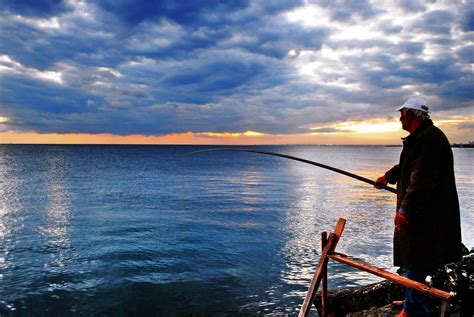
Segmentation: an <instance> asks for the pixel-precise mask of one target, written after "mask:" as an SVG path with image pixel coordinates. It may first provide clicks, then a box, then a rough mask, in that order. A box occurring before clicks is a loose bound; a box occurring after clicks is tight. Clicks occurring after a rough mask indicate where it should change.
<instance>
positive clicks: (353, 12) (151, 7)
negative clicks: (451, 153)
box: [0, 0, 474, 144]
mask: <svg viewBox="0 0 474 317" xmlns="http://www.w3.org/2000/svg"><path fill="white" fill-rule="evenodd" d="M473 35H474V1H473V0H466V1H462V0H459V1H453V0H452V1H417V0H396V1H389V0H386V1H364V0H358V1H350V0H346V1H342V0H332V1H330V0H314V1H312V0H307V1H297V0H273V1H272V0H260V1H256V0H227V1H225V0H189V1H187V0H181V1H172V0H96V1H79V0H78V1H73V0H67V1H62V0H43V1H29V0H14V1H13V0H12V1H8V0H0V143H111V144H120V143H124V144H134V143H138V144H399V143H400V138H401V137H404V136H406V135H407V132H405V131H403V130H402V129H401V124H400V122H399V113H398V112H396V111H394V109H395V108H397V107H399V106H400V105H401V104H403V102H404V101H405V100H406V99H407V98H409V97H412V96H418V97H422V98H425V99H426V100H427V101H428V104H429V106H430V110H431V118H432V119H433V121H434V122H435V124H436V125H437V126H439V127H441V129H443V130H444V131H445V133H446V134H447V136H448V138H449V140H450V141H451V142H453V143H461V142H462V143H464V142H469V141H472V140H474V85H473V84H474V82H473V64H474V44H473V38H474V37H473Z"/></svg>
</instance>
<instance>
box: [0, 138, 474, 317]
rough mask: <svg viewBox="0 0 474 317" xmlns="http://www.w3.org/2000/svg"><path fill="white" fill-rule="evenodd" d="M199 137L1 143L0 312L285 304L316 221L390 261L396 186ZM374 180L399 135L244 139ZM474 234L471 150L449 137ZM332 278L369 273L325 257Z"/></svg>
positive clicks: (305, 265) (301, 287) (308, 260)
mask: <svg viewBox="0 0 474 317" xmlns="http://www.w3.org/2000/svg"><path fill="white" fill-rule="evenodd" d="M203 148H207V147H203V146H73V145H70V146H62V145H55V146H52V145H42V146H40V145H37V146H34V145H0V242H1V243H0V315H55V316H56V315H63V316H64V315H81V316H90V315H106V316H112V315H113V316H121V315H152V316H176V315H179V316H185V315H195V316H212V315H219V316H231V315H264V314H268V315H270V316H271V315H278V314H281V313H284V314H289V315H296V314H297V312H298V310H299V307H300V305H301V304H302V301H303V298H304V295H305V292H306V290H307V287H308V284H309V281H310V279H311V276H312V274H313V272H314V270H315V266H316V263H317V261H318V259H319V253H320V244H321V241H320V233H321V232H322V231H324V230H326V231H332V230H333V228H334V226H335V224H336V222H337V219H338V218H339V217H344V218H346V219H347V224H346V229H345V231H344V234H343V237H342V239H341V241H340V243H339V245H338V248H337V250H338V251H340V252H344V253H347V254H350V255H352V256H354V257H357V258H359V259H362V260H364V261H367V262H369V263H372V264H374V265H378V266H381V267H385V268H388V269H390V270H394V268H393V267H392V266H391V252H392V249H391V239H392V230H393V220H392V218H393V213H394V208H395V207H394V203H395V196H394V194H392V193H389V192H386V191H381V190H375V189H373V188H372V187H371V186H370V185H367V184H365V183H362V182H359V181H357V180H353V179H351V178H348V177H346V176H343V175H339V174H336V173H334V172H331V171H327V170H323V169H320V168H317V167H313V166H310V165H306V164H302V163H298V162H294V161H289V160H284V159H281V158H275V157H271V156H263V155H256V154H249V153H236V152H215V153H202V154H196V155H193V156H182V155H181V154H183V153H186V152H189V151H193V150H198V149H203ZM254 149H260V150H265V151H275V152H279V153H285V154H289V155H295V156H300V157H303V158H306V159H309V160H316V161H318V162H320V163H323V164H329V165H333V166H335V167H338V168H341V169H346V170H348V171H350V172H353V173H356V174H360V175H362V176H364V177H367V178H370V179H375V178H377V177H378V176H380V175H381V174H382V173H383V172H385V171H386V170H387V169H388V168H389V167H391V166H392V165H393V164H394V163H395V162H396V161H397V159H398V156H399V153H400V148H399V147H359V146H263V147H254ZM454 154H455V168H456V176H457V184H458V192H459V195H460V203H461V209H462V225H463V239H464V243H465V244H466V245H467V246H468V247H469V248H472V247H473V246H474V233H473V232H472V226H473V224H474V215H473V210H474V202H473V198H472V197H474V186H473V180H474V167H473V162H474V151H473V150H472V149H454ZM329 272H330V279H329V287H330V288H336V287H343V286H350V285H360V284H367V283H370V282H374V281H378V279H377V278H375V277H373V276H371V275H369V274H366V273H360V272H359V271H356V270H355V269H351V268H349V267H347V266H344V265H342V264H338V263H332V262H330V266H329Z"/></svg>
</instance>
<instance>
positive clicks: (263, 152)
mask: <svg viewBox="0 0 474 317" xmlns="http://www.w3.org/2000/svg"><path fill="white" fill-rule="evenodd" d="M228 151H232V152H248V153H257V154H266V155H272V156H278V157H283V158H287V159H290V160H294V161H299V162H303V163H306V164H311V165H315V166H318V167H321V168H324V169H328V170H331V171H333V172H336V173H339V174H343V175H346V176H349V177H352V178H355V179H357V180H360V181H362V182H365V183H368V184H371V185H375V182H374V181H373V180H371V179H368V178H365V177H362V176H359V175H356V174H353V173H350V172H347V171H344V170H341V169H339V168H335V167H332V166H329V165H325V164H321V163H318V162H314V161H310V160H305V159H302V158H299V157H296V156H291V155H286V154H280V153H275V152H268V151H257V150H249V149H237V148H218V149H205V150H198V151H192V152H188V153H186V154H184V155H192V154H197V153H205V152H228ZM379 187H380V188H382V189H385V190H386V191H389V192H391V193H394V194H396V193H397V190H396V189H395V188H392V187H390V186H386V185H379Z"/></svg>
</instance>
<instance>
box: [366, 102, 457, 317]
mask: <svg viewBox="0 0 474 317" xmlns="http://www.w3.org/2000/svg"><path fill="white" fill-rule="evenodd" d="M396 111H400V121H401V123H402V128H403V129H404V130H406V131H408V132H410V134H409V135H408V136H407V137H406V138H403V139H402V140H403V150H402V152H401V155H400V162H399V163H398V164H397V165H395V166H394V167H392V168H391V169H390V170H389V171H387V172H386V173H385V174H384V175H383V176H381V177H379V178H378V179H377V180H376V182H375V187H377V188H380V185H387V183H390V184H395V183H396V184H397V211H396V214H395V220H394V222H395V233H394V239H393V260H394V265H395V266H399V267H401V268H402V269H403V270H404V271H405V274H406V276H407V277H408V278H410V279H412V280H415V281H418V282H422V283H423V282H425V279H426V277H427V276H428V275H432V274H433V273H434V272H435V271H436V269H438V268H440V267H442V266H443V265H445V264H447V263H449V262H453V261H458V260H460V259H461V257H462V256H461V250H462V248H461V246H462V243H461V223H460V222H461V221H460V212H459V201H458V195H457V191H456V183H455V179H454V164H453V153H452V150H451V146H450V143H449V141H448V139H447V138H446V136H445V134H444V133H443V132H442V131H441V130H440V129H439V128H437V127H435V126H434V125H433V122H432V121H431V119H430V116H429V109H428V106H427V103H426V101H425V100H423V99H421V98H409V99H408V100H407V101H406V102H405V103H404V104H403V105H402V106H401V107H400V108H398V109H396ZM429 315H430V309H429V305H428V302H427V296H426V295H424V294H422V293H420V292H416V291H414V290H413V289H411V288H407V290H406V292H405V300H404V302H403V310H402V311H401V313H400V314H399V316H402V317H406V316H429Z"/></svg>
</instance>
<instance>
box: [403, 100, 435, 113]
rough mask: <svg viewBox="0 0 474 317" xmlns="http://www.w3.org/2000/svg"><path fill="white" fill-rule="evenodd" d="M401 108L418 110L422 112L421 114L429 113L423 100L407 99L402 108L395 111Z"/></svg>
mask: <svg viewBox="0 0 474 317" xmlns="http://www.w3.org/2000/svg"><path fill="white" fill-rule="evenodd" d="M403 108H408V109H414V110H420V111H423V112H426V113H428V112H429V108H428V106H427V104H426V101H425V100H424V99H421V98H416V97H413V98H409V99H408V100H407V101H405V103H404V104H403V106H401V107H400V108H397V109H395V111H400V110H402V109H403Z"/></svg>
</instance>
